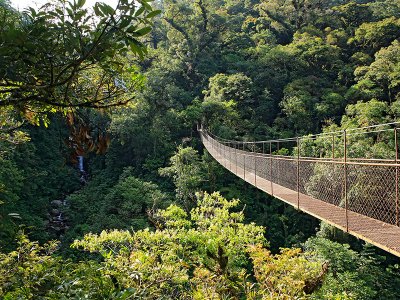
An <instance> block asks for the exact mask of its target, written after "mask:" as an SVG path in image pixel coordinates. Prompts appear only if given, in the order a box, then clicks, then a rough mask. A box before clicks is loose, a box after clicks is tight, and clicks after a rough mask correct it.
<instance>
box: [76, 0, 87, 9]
mask: <svg viewBox="0 0 400 300" xmlns="http://www.w3.org/2000/svg"><path fill="white" fill-rule="evenodd" d="M85 3H86V0H78V3H76V7H77V8H82V7H83V6H84V5H85Z"/></svg>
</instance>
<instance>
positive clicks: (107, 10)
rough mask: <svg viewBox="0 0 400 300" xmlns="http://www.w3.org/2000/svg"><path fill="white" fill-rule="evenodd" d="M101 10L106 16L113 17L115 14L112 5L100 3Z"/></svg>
mask: <svg viewBox="0 0 400 300" xmlns="http://www.w3.org/2000/svg"><path fill="white" fill-rule="evenodd" d="M99 8H100V10H101V11H102V12H103V13H104V14H105V15H109V16H111V15H113V14H114V9H113V8H112V7H111V6H110V5H107V4H105V3H99Z"/></svg>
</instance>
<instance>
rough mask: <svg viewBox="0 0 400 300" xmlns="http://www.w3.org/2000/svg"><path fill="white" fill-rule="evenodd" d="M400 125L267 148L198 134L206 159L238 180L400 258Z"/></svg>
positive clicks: (266, 144)
mask: <svg viewBox="0 0 400 300" xmlns="http://www.w3.org/2000/svg"><path fill="white" fill-rule="evenodd" d="M398 125H399V124H398V123H390V124H381V125H376V126H369V127H364V128H355V129H348V130H345V131H336V132H328V133H322V134H317V135H309V136H303V137H295V138H288V139H276V140H268V141H238V140H228V139H223V138H220V137H217V136H215V135H213V134H212V133H210V132H208V131H207V130H206V129H204V128H199V132H200V135H201V139H202V142H203V144H204V146H205V148H206V149H207V150H208V152H209V153H210V154H211V155H212V156H213V157H214V158H215V159H216V160H217V161H218V162H219V163H220V164H221V165H222V166H224V167H225V168H226V169H228V170H229V171H230V172H232V173H233V174H235V175H236V176H238V177H240V178H242V179H243V180H245V181H246V182H248V183H249V184H251V185H253V186H255V187H257V188H258V189H260V190H262V191H264V192H266V193H268V194H270V195H272V196H274V197H275V198H278V199H280V200H282V201H284V202H286V203H288V204H290V205H292V206H293V207H295V208H296V209H298V210H300V211H303V212H305V213H307V214H310V215H312V216H314V217H316V218H318V219H320V220H322V221H325V222H327V223H329V224H331V225H333V226H335V227H337V228H339V229H341V230H343V231H346V232H348V233H349V234H352V235H353V236H356V237H357V238H360V239H362V240H364V241H366V242H368V243H371V244H373V245H375V246H377V247H379V248H381V249H383V250H385V251H387V252H390V253H392V254H394V255H396V256H398V257H400V226H399V225H400V203H399V192H400V190H399V177H400V169H399V168H400V162H399V152H398V131H399V130H400V128H398Z"/></svg>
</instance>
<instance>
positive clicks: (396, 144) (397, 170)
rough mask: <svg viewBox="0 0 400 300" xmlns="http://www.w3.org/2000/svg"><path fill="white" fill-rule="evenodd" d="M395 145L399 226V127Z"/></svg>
mask: <svg viewBox="0 0 400 300" xmlns="http://www.w3.org/2000/svg"><path fill="white" fill-rule="evenodd" d="M394 144H395V150H396V161H395V162H396V225H397V226H399V167H398V166H397V164H398V162H399V144H398V139H397V127H395V128H394Z"/></svg>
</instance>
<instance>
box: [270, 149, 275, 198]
mask: <svg viewBox="0 0 400 300" xmlns="http://www.w3.org/2000/svg"><path fill="white" fill-rule="evenodd" d="M269 159H270V168H269V180H270V181H271V195H272V196H273V195H274V184H273V183H272V142H269Z"/></svg>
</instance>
